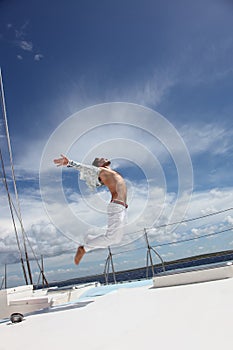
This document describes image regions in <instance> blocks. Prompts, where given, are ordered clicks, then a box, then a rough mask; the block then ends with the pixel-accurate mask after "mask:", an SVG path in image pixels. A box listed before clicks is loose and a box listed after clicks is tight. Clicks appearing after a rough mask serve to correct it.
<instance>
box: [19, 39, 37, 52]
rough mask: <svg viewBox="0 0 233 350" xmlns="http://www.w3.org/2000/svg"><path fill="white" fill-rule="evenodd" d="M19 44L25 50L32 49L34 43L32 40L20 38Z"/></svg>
mask: <svg viewBox="0 0 233 350" xmlns="http://www.w3.org/2000/svg"><path fill="white" fill-rule="evenodd" d="M17 45H18V46H19V47H20V48H21V49H22V50H24V51H32V50H33V44H32V42H31V41H26V40H19V41H17Z"/></svg>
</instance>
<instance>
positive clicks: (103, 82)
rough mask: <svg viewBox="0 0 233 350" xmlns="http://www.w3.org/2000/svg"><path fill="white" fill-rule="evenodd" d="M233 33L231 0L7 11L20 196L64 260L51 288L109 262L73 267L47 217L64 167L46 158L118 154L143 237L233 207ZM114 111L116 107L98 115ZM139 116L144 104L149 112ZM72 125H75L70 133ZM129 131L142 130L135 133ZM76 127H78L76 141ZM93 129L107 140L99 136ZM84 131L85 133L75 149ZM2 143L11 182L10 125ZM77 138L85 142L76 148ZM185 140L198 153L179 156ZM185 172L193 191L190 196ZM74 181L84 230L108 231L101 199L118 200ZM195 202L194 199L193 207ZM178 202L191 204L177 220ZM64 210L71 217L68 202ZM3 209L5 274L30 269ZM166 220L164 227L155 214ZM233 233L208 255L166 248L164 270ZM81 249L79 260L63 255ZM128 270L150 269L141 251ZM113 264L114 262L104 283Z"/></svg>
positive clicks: (6, 7)
mask: <svg viewBox="0 0 233 350" xmlns="http://www.w3.org/2000/svg"><path fill="white" fill-rule="evenodd" d="M232 32H233V5H232V3H231V1H227V0H225V1H220V0H211V1H210V0H206V1H204V2H203V1H200V0H197V1H195V2H193V1H189V0H188V1H187V0H180V1H178V0H175V1H162V0H160V1H158V0H154V1H150V0H145V1H137V0H135V1H132V0H131V1H130V0H126V1H94V0H89V1H76V0H69V2H65V1H59V2H57V1H53V0H52V1H49V2H48V1H45V0H42V1H35V0H32V1H25V0H22V1H20V2H18V1H14V0H12V1H4V0H3V1H1V3H0V65H1V68H2V73H3V80H4V89H5V97H6V104H7V112H8V124H9V129H10V135H11V142H12V148H13V155H14V164H15V169H16V175H17V180H18V190H19V194H20V199H21V205H22V212H23V219H24V224H25V227H26V230H27V232H28V235H29V237H30V240H31V242H32V243H33V247H34V249H35V250H36V251H39V252H43V254H44V255H45V256H46V255H50V256H53V255H56V256H55V257H53V258H52V257H51V258H49V259H48V261H47V264H48V266H47V269H48V271H49V272H48V273H49V277H48V279H49V278H50V279H52V280H53V279H57V280H59V279H62V278H64V277H65V276H68V277H74V276H76V275H77V274H79V273H83V274H86V273H87V274H90V273H92V272H93V269H92V267H91V264H92V259H97V258H98V254H97V253H93V255H91V254H88V255H87V257H86V263H83V265H82V266H80V268H79V269H77V268H76V267H74V266H73V265H72V254H73V251H74V249H75V246H76V245H75V243H74V242H73V241H72V240H69V239H68V240H67V239H66V237H65V236H64V235H63V234H61V233H60V232H59V229H61V227H56V225H54V221H59V218H57V217H52V218H51V215H50V217H48V216H47V213H46V211H45V209H44V206H43V201H42V199H43V198H41V191H42V192H43V190H45V189H46V191H47V193H48V194H49V196H51V197H53V198H55V196H54V193H55V192H56V186H55V183H58V182H59V179H60V178H61V173H60V171H58V170H57V169H54V168H53V165H52V163H51V164H50V165H48V169H44V168H43V169H41V167H40V164H41V161H42V163H43V159H46V160H47V161H48V159H49V158H48V159H47V158H46V155H47V156H49V157H50V156H51V158H52V157H53V156H56V155H59V154H60V153H61V152H68V153H67V154H68V155H69V156H70V157H72V158H75V159H77V160H81V159H82V160H84V159H86V160H87V161H90V160H91V157H92V156H93V155H94V154H95V153H96V152H104V153H105V154H107V156H109V157H112V158H113V166H114V167H116V168H117V169H118V170H119V171H121V172H122V173H123V174H124V176H125V177H126V180H127V183H128V186H129V200H130V201H131V211H130V210H129V220H130V222H131V224H132V223H133V224H134V225H135V226H131V228H129V232H132V231H134V230H136V231H137V229H138V230H140V229H141V228H143V227H144V226H146V223H148V222H149V223H150V224H149V225H148V226H150V225H151V224H155V221H156V220H157V223H164V222H167V221H169V220H170V221H172V219H173V221H176V220H175V219H176V218H178V219H180V218H181V216H182V215H185V217H195V216H199V215H202V214H206V213H209V212H213V211H217V210H222V209H225V208H229V207H231V206H232V196H233V187H232V171H233V165H232V136H233V128H232V124H233V117H232V114H233V99H232V91H233V64H232V62H233V59H232V57H233V35H232ZM103 103H104V104H105V107H104V108H103V109H101V108H100V107H98V106H99V105H101V104H103ZM117 103H120V104H117ZM95 105H96V106H97V107H94V106H95ZM135 105H136V106H141V107H138V110H136V109H137V108H136V109H134V106H135ZM129 106H131V107H132V108H131V111H129V109H130V108H129ZM110 107H111V108H110ZM121 107H122V108H121ZM123 107H124V108H123ZM108 108H109V109H108ZM147 109H149V110H152V111H154V113H155V114H154V116H152V114H153V113H152V114H151V115H150V116H147V117H146V115H147ZM87 111H89V112H90V114H88V113H89V112H87ZM107 113H109V114H108V117H106V115H107ZM117 113H121V115H119V114H117ZM124 113H125V119H124V117H123V114H124ZM148 113H149V112H148ZM118 115H119V118H118ZM71 116H73V117H71ZM72 120H73V121H74V124H75V126H74V127H73V126H72V125H73V124H72V123H71V125H70V124H69V122H70V121H72ZM129 120H130V123H131V124H130V126H129V125H126V123H127V122H129ZM62 123H63V124H62ZM67 123H68V125H69V126H68V130H67V129H66V131H64V128H66V127H67ZM88 123H89V124H88ZM101 123H102V124H101ZM104 123H105V124H106V123H109V125H104ZM116 123H118V125H116ZM93 125H95V129H93V130H91V127H92V126H93ZM97 125H98V126H97ZM162 125H164V127H165V126H166V128H165V129H163V131H162V132H161V131H160V129H159V127H158V126H160V127H162ZM76 128H77V130H76ZM81 128H83V129H82V130H84V134H83V135H81V136H80V135H79V136H80V138H77V139H76V140H75V135H78V134H79V131H80V129H81ZM59 130H61V135H60V134H59ZM149 130H151V134H149ZM164 130H166V132H165V131H164ZM168 130H170V133H171V134H169V132H168ZM73 131H74V135H73V136H72V137H71V134H72V132H73ZM176 133H177V134H176ZM52 135H55V139H54V144H52V145H53V147H52V150H51V149H49V147H48V148H46V144H47V142H48V143H49V142H50V141H51V140H52V141H53V137H52ZM56 135H60V136H59V137H56ZM63 135H64V136H63ZM161 135H162V136H161ZM169 135H170V136H169ZM1 136H2V137H1V148H2V150H3V152H4V157H5V163H6V164H5V165H6V169H7V172H8V174H10V172H9V160H8V158H7V152H6V140H5V137H4V128H3V125H2V123H1ZM169 137H170V139H169ZM71 139H72V140H73V141H72V142H73V143H71V144H69V140H71ZM181 141H183V142H184V144H185V146H184V147H183V148H182V147H181V146H180V147H181V149H179V147H178V146H177V145H178V144H179V142H181ZM49 145H50V144H49ZM180 145H181V143H180ZM64 147H66V149H64ZM90 147H92V148H91V149H90ZM186 148H187V152H188V155H189V157H190V160H191V165H192V171H193V176H192V174H191V172H189V173H188V172H187V178H186V179H185V171H184V170H185V169H184V168H185V167H186V165H187V163H186V162H188V156H187V155H186V153H185V152H186V151H185V150H186ZM126 150H127V152H126ZM136 150H137V152H136ZM52 151H54V152H52ZM43 152H45V153H43ZM46 152H47V153H46ZM184 153H185V154H184ZM43 154H44V155H45V158H43ZM137 156H138V157H139V159H137ZM182 157H184V158H182ZM182 159H183V168H182ZM151 162H152V163H153V164H152V163H151ZM179 162H180V163H179ZM178 163H179V164H178ZM151 164H152V166H151ZM189 166H190V164H189V163H188V165H187V167H186V170H187V171H188V168H189ZM180 167H181V168H182V169H181V168H180ZM153 171H154V172H153ZM179 171H180V173H181V175H182V176H181V180H182V181H183V185H184V187H182V189H181V191H180V197H179V193H178V192H179V186H180V182H179V180H180V178H179ZM46 174H47V175H48V174H49V176H50V177H49V176H48V177H46V176H47V175H46ZM153 174H155V175H154V176H153ZM9 176H10V175H9ZM40 176H41V178H42V182H43V180H45V178H46V181H47V179H48V178H49V179H50V180H49V181H51V182H48V183H47V182H46V185H45V184H44V188H42V189H41V188H40V186H39V177H40ZM62 178H63V185H64V186H63V189H64V191H65V196H66V200H67V202H68V204H69V208H71V209H72V211H73V212H74V213H75V215H76V214H77V212H78V213H82V216H81V217H79V219H80V218H81V221H82V222H85V223H87V222H88V225H89V224H90V225H91V230H95V225H97V227H99V228H100V227H103V226H104V225H105V221H104V220H105V219H104V217H105V216H104V210H103V215H100V216H99V215H98V214H99V213H98V212H97V213H96V212H95V213H94V212H93V213H90V210H89V208H87V207H85V201H87V202H86V203H89V204H90V203H91V205H94V207H95V205H97V204H96V203H99V200H100V199H101V200H102V202H103V203H102V202H101V203H102V204H103V206H104V204H105V203H106V202H107V201H108V199H109V197H108V194H107V192H106V191H104V190H101V191H99V192H98V193H95V194H94V195H92V194H91V193H89V192H88V191H87V189H86V188H85V186H84V185H83V184H80V188H79V185H77V182H78V180H77V174H75V173H74V172H73V171H69V172H68V171H64V172H63V175H62ZM182 181H181V184H182ZM185 181H187V183H188V184H189V186H190V187H191V188H190V187H189V188H188V187H187V186H188V185H187V184H186V183H185ZM148 183H150V189H149V190H148V188H149V187H148ZM45 186H47V187H45ZM48 188H49V191H48ZM188 192H189V194H190V192H192V197H191V198H190V197H189V196H187V193H188ZM185 196H187V197H185ZM51 197H50V198H51ZM148 198H149V201H148ZM177 198H178V199H179V201H180V202H179V206H178V205H177V206H176V211H174V212H173V209H174V206H175V205H176V201H177ZM185 198H186V199H185ZM90 201H91V202H90ZM93 203H94V204H93ZM145 203H146V204H145ZM148 203H149V204H148ZM89 204H88V205H89ZM188 204H189V206H188ZM56 205H57V207H56V211H57V212H58V213H60V212H61V210H62V208H61V202H59V199H58V202H57V203H56ZM1 206H2V208H3V210H2V211H1V217H0V220H1V223H2V225H1V231H0V249H1V263H2V264H4V263H5V262H12V261H14V260H15V259H16V258H17V253H16V251H17V249H16V244H15V242H14V240H15V238H14V233H13V229H12V224H11V220H10V216H9V209H8V207H7V199H6V196H5V195H4V189H3V188H1ZM161 207H162V208H163V211H161V210H160V209H161ZM95 208H96V207H95ZM141 208H144V209H145V210H142V209H141ZM159 208H160V209H159ZM47 209H48V208H47ZM182 209H183V211H182ZM155 210H156V211H158V212H159V213H160V216H159V217H157V216H155V217H154V216H153V215H154V214H153V213H154V211H155ZM172 213H173V214H172ZM80 215H81V214H80ZM151 217H153V220H152V221H150V218H151ZM88 220H90V222H89V221H88ZM147 220H149V221H147ZM232 220H233V216H232V212H231V211H229V212H227V213H225V214H224V215H222V216H221V217H219V216H218V217H216V218H215V219H214V218H213V217H212V218H211V219H209V220H208V222H205V223H204V224H205V225H204V224H203V223H196V224H195V225H194V224H193V226H187V227H178V228H176V229H175V230H173V231H171V230H170V231H168V232H166V233H164V232H156V233H152V232H151V235H152V236H151V239H156V240H157V241H155V242H156V244H158V243H163V242H170V241H174V242H175V241H178V240H179V239H182V238H184V237H191V236H192V235H196V236H197V237H199V236H200V235H201V234H203V232H206V233H208V232H216V231H218V230H219V228H225V227H229V225H231V224H232V222H233V221H232ZM61 221H62V222H60V221H59V225H62V229H64V226H65V227H67V222H66V221H65V220H63V219H62V220H61ZM79 224H80V223H79ZM80 225H81V224H80ZM194 226H195V227H194ZM82 229H84V227H82V225H81V226H80V231H82ZM192 230H194V231H192ZM211 230H212V231H211ZM231 234H232V232H231V231H230V232H228V234H226V235H225V234H224V235H222V236H221V237H220V236H218V238H216V239H212V240H208V241H205V242H204V243H203V242H199V241H198V243H197V245H195V244H194V243H190V245H189V246H188V247H186V246H184V245H179V244H178V245H177V246H176V247H174V246H172V247H171V246H169V247H167V246H166V248H165V247H164V248H163V249H162V248H161V252H160V253H161V254H163V257H164V259H173V258H177V257H183V256H186V255H194V254H198V253H199V252H201V253H203V252H208V251H216V250H221V249H232V245H233V237H231ZM74 235H75V233H72V235H71V237H72V238H73V237H74ZM210 241H211V242H210ZM135 244H136V243H135ZM122 249H123V248H122ZM67 250H68V251H69V250H70V252H71V254H70V255H69V254H67V253H66V254H61V253H62V252H65V251H67ZM101 254H104V253H101ZM100 260H101V259H100ZM123 261H127V259H126V258H124V259H123V258H122V259H119V261H118V264H119V265H118V266H119V268H120V267H121V268H123V267H124V266H125V267H126V268H128V267H129V266H131V265H132V266H133V264H134V265H137V264H138V265H140V264H143V259H142V262H141V263H140V260H139V258H138V255H136V253H135V255H134V256H132V260H130V262H125V265H124V264H123ZM133 261H134V263H133ZM130 264H131V265H130ZM97 265H98V264H97ZM101 266H102V265H101V262H100V266H99V265H98V267H99V271H100V272H101ZM10 268H11V269H12V272H11V275H12V277H11V278H12V282H11V283H12V284H14V283H15V284H18V283H20V278H19V279H17V275H18V274H17V273H16V272H15V269H17V268H16V267H15V266H14V265H11V267H10ZM58 269H59V271H60V272H59V271H58ZM82 269H83V271H82ZM0 271H1V270H0ZM80 271H82V272H80ZM0 275H1V272H0Z"/></svg>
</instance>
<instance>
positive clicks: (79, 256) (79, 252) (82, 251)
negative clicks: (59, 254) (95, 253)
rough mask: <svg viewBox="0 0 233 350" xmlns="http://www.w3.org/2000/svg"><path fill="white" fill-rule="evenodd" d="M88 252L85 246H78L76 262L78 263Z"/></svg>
mask: <svg viewBox="0 0 233 350" xmlns="http://www.w3.org/2000/svg"><path fill="white" fill-rule="evenodd" d="M85 253H86V251H85V249H84V247H83V246H80V247H78V249H77V252H76V254H75V257H74V263H75V264H76V265H78V264H79V263H80V261H81V259H82V257H83V255H84V254H85Z"/></svg>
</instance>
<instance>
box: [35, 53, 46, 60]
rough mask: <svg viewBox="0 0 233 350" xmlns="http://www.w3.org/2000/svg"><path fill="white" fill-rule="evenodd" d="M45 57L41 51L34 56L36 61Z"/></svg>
mask: <svg viewBox="0 0 233 350" xmlns="http://www.w3.org/2000/svg"><path fill="white" fill-rule="evenodd" d="M43 57H44V56H43V55H41V54H40V53H37V54H36V55H35V56H34V61H41V60H42V58H43Z"/></svg>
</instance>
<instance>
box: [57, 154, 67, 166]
mask: <svg viewBox="0 0 233 350" xmlns="http://www.w3.org/2000/svg"><path fill="white" fill-rule="evenodd" d="M53 162H54V164H56V165H57V166H62V165H64V166H66V165H67V164H68V163H69V159H68V158H67V157H66V156H64V155H63V154H61V158H58V159H54V161H53Z"/></svg>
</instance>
